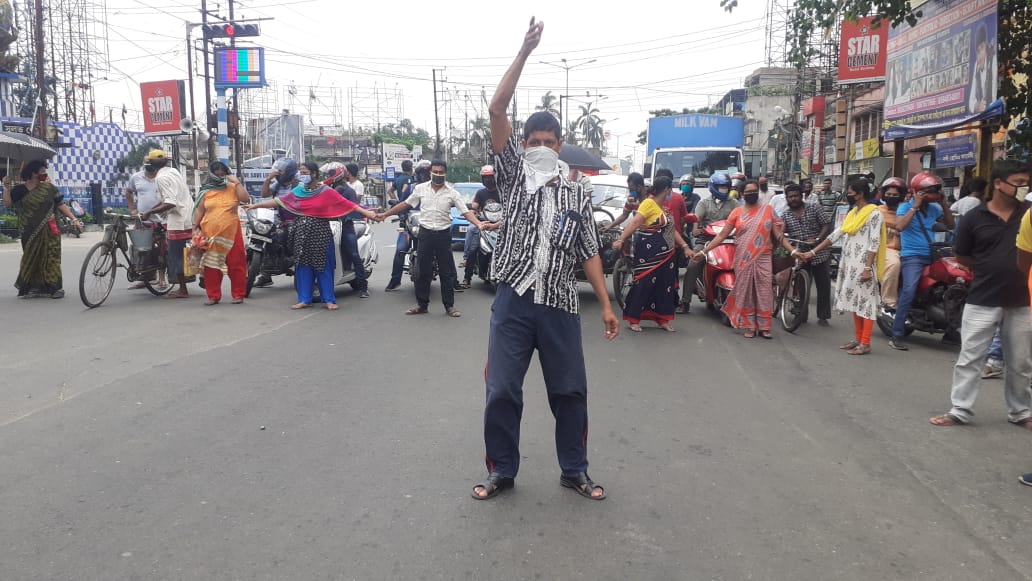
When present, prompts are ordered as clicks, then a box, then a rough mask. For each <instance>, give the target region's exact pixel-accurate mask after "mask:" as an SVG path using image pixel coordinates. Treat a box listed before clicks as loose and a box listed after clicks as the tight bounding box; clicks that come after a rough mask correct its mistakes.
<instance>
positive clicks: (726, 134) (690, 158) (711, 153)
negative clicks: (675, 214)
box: [645, 114, 745, 193]
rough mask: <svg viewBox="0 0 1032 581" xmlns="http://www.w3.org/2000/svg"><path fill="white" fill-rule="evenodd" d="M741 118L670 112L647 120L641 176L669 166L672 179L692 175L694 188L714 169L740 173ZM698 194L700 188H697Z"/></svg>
mask: <svg viewBox="0 0 1032 581" xmlns="http://www.w3.org/2000/svg"><path fill="white" fill-rule="evenodd" d="M744 141H745V120H744V119H741V118H739V117H724V116H721V115H703V114H689V115H674V116H670V117H653V118H651V119H649V126H648V133H647V139H646V146H647V148H648V157H647V158H646V162H645V177H647V178H650V179H653V178H655V175H656V170H659V169H664V168H665V169H669V170H670V171H672V172H673V173H674V179H675V180H676V179H679V178H680V177H681V176H682V175H684V174H692V175H693V176H695V188H696V190H700V189H702V190H704V189H705V188H706V186H707V182H708V181H709V177H710V175H712V174H714V173H716V172H727V173H729V174H733V173H735V172H743V171H744V170H745V156H744V154H743V152H742V145H743V142H744ZM700 193H701V191H700Z"/></svg>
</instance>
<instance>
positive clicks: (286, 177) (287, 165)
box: [272, 157, 297, 186]
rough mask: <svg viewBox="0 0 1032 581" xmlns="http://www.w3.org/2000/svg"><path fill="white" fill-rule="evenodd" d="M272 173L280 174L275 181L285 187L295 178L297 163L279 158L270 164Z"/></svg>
mask: <svg viewBox="0 0 1032 581" xmlns="http://www.w3.org/2000/svg"><path fill="white" fill-rule="evenodd" d="M272 171H278V172H280V175H278V176H276V181H277V182H279V183H280V185H281V186H285V185H287V184H289V183H290V182H292V181H294V178H295V177H297V162H296V161H294V160H292V159H290V158H289V157H281V158H279V159H277V160H276V162H275V163H273V164H272Z"/></svg>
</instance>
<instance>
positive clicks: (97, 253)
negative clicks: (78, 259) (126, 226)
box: [79, 242, 118, 309]
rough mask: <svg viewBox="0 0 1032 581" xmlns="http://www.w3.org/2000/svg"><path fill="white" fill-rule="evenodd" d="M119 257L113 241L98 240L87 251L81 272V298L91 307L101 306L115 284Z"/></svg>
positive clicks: (83, 302)
mask: <svg viewBox="0 0 1032 581" xmlns="http://www.w3.org/2000/svg"><path fill="white" fill-rule="evenodd" d="M117 270H118V258H117V257H116V256H115V247H114V245H113V244H111V242H98V243H96V244H95V245H94V246H93V248H90V251H89V252H87V253H86V259H85V260H83V261H82V270H81V271H80V272H79V298H80V299H82V304H84V305H86V306H87V307H89V308H91V309H92V308H94V307H99V306H100V305H101V304H102V303H103V302H104V301H105V300H107V298H108V295H110V294H111V287H113V286H114V285H115V271H117Z"/></svg>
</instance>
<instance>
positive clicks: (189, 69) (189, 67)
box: [186, 22, 201, 186]
mask: <svg viewBox="0 0 1032 581" xmlns="http://www.w3.org/2000/svg"><path fill="white" fill-rule="evenodd" d="M195 26H197V25H196V24H192V23H190V22H187V23H186V82H187V87H188V89H187V90H188V91H189V92H190V119H191V121H192V122H193V123H192V126H191V127H190V151H191V154H192V156H193V169H194V171H193V174H194V181H193V183H194V185H195V186H199V185H200V184H201V182H200V177H201V174H200V169H198V167H197V166H198V165H199V163H198V160H197V108H196V106H195V104H194V82H193V79H194V66H193V42H192V41H191V39H190V34H191V33H192V32H193V29H194V27H195Z"/></svg>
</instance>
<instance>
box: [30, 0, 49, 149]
mask: <svg viewBox="0 0 1032 581" xmlns="http://www.w3.org/2000/svg"><path fill="white" fill-rule="evenodd" d="M33 24H34V26H33V30H34V33H35V35H36V38H35V39H34V40H35V41H36V86H37V87H39V94H38V95H37V97H36V113H37V114H38V119H39V128H38V129H37V130H36V131H37V134H38V135H39V138H40V139H42V140H44V141H46V139H47V96H46V95H47V90H46V87H47V84H46V80H47V77H46V75H45V74H44V73H43V65H44V64H45V63H46V58H45V55H44V53H43V50H44V46H43V0H36V22H34V23H33Z"/></svg>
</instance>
